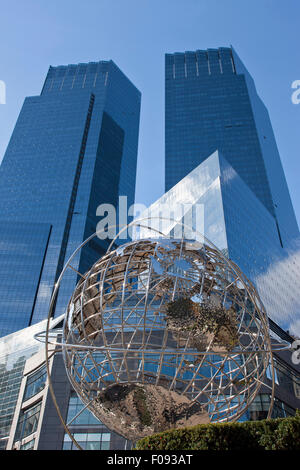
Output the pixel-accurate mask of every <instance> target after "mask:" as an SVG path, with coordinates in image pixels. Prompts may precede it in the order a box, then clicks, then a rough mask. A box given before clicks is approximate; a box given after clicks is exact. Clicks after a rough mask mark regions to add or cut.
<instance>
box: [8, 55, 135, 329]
mask: <svg viewBox="0 0 300 470" xmlns="http://www.w3.org/2000/svg"><path fill="white" fill-rule="evenodd" d="M140 101H141V94H140V92H139V91H138V90H137V89H136V87H135V86H134V85H133V84H132V83H131V82H130V81H129V79H128V78H127V77H126V76H125V75H124V74H123V73H122V72H121V70H120V69H119V68H118V67H117V66H116V65H115V64H114V62H113V61H100V62H90V63H87V64H78V65H67V66H58V67H50V68H49V71H48V74H47V77H46V80H45V83H44V86H43V89H42V92H41V94H40V95H39V96H34V97H28V98H26V99H25V102H24V105H23V107H22V110H21V112H20V115H19V118H18V121H17V123H16V126H15V129H14V132H13V134H12V137H11V140H10V142H9V145H8V148H7V151H6V153H5V156H4V159H3V162H2V165H1V167H0V335H1V336H5V335H7V334H9V333H12V332H14V331H17V330H19V329H22V328H25V327H27V326H29V325H31V324H34V323H36V322H38V321H40V320H42V319H44V318H46V316H47V314H48V309H49V300H50V297H51V293H52V290H53V287H54V285H55V282H56V281H57V279H58V276H59V274H60V271H61V269H62V267H63V265H64V263H65V262H66V260H67V259H68V257H69V256H70V254H71V253H72V252H73V251H74V250H75V249H76V248H77V247H78V246H79V245H80V243H81V242H82V241H83V240H85V239H86V238H87V237H88V236H89V235H90V234H92V233H93V232H95V231H96V225H97V222H98V221H99V218H98V217H97V216H96V210H97V207H98V206H99V205H100V204H102V203H110V204H113V205H114V206H115V207H116V208H117V207H118V198H119V195H125V196H127V198H128V204H129V205H130V204H132V203H133V202H134V195H135V178H136V162H137V145H138V130H139V114H140ZM103 249H105V244H104V241H101V240H97V241H96V242H95V241H94V242H93V243H90V244H89V245H87V246H86V247H85V248H84V250H82V253H81V256H80V257H79V258H78V259H76V260H75V261H74V263H73V265H72V270H71V269H69V270H68V273H67V279H68V282H67V283H65V287H64V288H63V289H61V290H60V292H59V296H58V299H57V303H56V312H55V315H56V316H57V315H59V314H61V313H63V311H64V308H65V307H66V305H67V302H68V299H69V297H70V295H71V293H72V291H73V288H74V285H75V283H76V281H77V277H78V274H77V272H76V271H78V272H80V273H84V272H85V271H86V270H87V268H89V267H90V266H91V264H92V263H93V262H94V261H95V260H96V259H98V258H99V257H100V256H101V254H102V253H103Z"/></svg>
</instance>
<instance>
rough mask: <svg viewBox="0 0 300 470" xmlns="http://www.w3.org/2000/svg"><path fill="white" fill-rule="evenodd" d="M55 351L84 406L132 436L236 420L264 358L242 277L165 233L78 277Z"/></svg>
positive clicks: (255, 310)
mask: <svg viewBox="0 0 300 470" xmlns="http://www.w3.org/2000/svg"><path fill="white" fill-rule="evenodd" d="M63 351H64V359H65V364H66V370H67V373H68V377H69V379H70V381H71V383H72V385H73V387H74V389H75V390H76V392H77V394H78V395H79V397H80V398H81V400H82V401H83V403H84V404H85V405H87V406H88V408H89V409H90V410H91V411H92V412H93V414H94V415H95V416H96V417H97V418H99V419H100V420H101V421H102V422H103V423H104V424H106V425H107V426H108V427H109V428H110V429H112V430H113V431H116V432H117V433H119V434H121V435H123V436H124V437H126V438H129V439H131V440H136V439H137V438H140V437H142V436H146V435H149V434H152V433H153V432H157V431H162V430H165V429H169V428H171V427H173V428H174V427H175V428H176V427H182V426H188V425H193V424H197V423H201V422H226V421H233V420H237V419H238V418H239V417H241V416H242V415H243V414H244V413H245V411H246V410H247V408H248V406H249V404H250V403H251V402H252V401H253V400H254V398H255V396H256V394H257V392H258V390H259V388H260V386H261V383H262V380H263V377H264V375H265V372H266V368H267V367H268V365H269V364H270V360H271V344H270V338H269V332H268V321H267V316H266V313H265V310H264V308H263V306H262V303H261V301H260V299H259V297H258V294H257V292H256V290H255V288H254V287H253V285H252V284H251V282H250V281H249V280H248V279H246V278H245V276H244V275H243V274H242V272H241V271H240V270H239V268H238V267H237V266H236V265H235V264H234V263H233V262H231V261H230V260H229V259H227V258H226V257H225V256H224V255H223V254H222V253H221V252H220V251H219V250H217V249H216V248H215V247H214V246H213V245H211V244H210V243H209V242H207V241H206V242H205V244H202V245H200V246H198V245H197V244H195V243H192V242H190V241H186V240H169V239H143V240H138V241H134V242H131V243H127V244H125V245H123V246H121V247H120V248H118V249H116V250H114V251H111V252H108V253H107V254H106V255H105V256H103V257H102V258H101V259H100V260H99V261H97V262H96V263H95V264H94V265H93V266H92V268H91V269H90V270H89V271H88V272H87V273H85V274H84V275H82V277H81V278H80V281H79V282H78V284H77V287H76V289H75V291H74V293H73V296H72V298H71V300H70V302H69V305H68V309H67V314H66V318H65V322H64V331H63Z"/></svg>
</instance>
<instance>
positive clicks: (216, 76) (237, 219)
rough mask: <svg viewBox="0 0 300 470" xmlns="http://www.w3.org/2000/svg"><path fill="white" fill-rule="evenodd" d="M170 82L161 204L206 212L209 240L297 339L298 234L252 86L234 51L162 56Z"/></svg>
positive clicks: (266, 121)
mask: <svg viewBox="0 0 300 470" xmlns="http://www.w3.org/2000/svg"><path fill="white" fill-rule="evenodd" d="M165 79H166V81H165V86H166V90H165V92H166V114H165V128H166V143H165V145H166V148H165V152H166V153H165V170H166V183H165V189H166V195H165V196H164V198H165V199H168V201H169V200H170V201H171V200H172V198H173V199H174V196H172V194H173V193H174V194H175V193H178V194H180V197H181V199H182V201H183V200H184V202H191V203H192V204H194V203H195V201H198V203H201V204H203V206H204V227H205V235H207V237H208V238H210V240H211V241H212V242H214V243H215V244H216V245H217V246H218V247H219V248H220V249H222V250H223V251H224V250H225V251H226V253H227V255H228V256H229V257H230V258H231V259H232V260H233V261H235V262H236V263H237V264H238V265H239V266H240V268H241V269H242V270H243V271H244V272H245V274H246V275H247V276H248V277H249V278H250V279H251V280H252V282H253V283H254V284H255V285H256V287H257V289H258V291H259V293H260V295H261V297H262V300H263V302H264V303H265V306H266V308H267V312H268V314H269V316H270V317H271V319H272V320H274V321H275V322H276V323H279V324H280V326H281V327H282V328H284V329H291V330H292V331H293V332H294V333H295V332H296V333H297V332H298V334H299V332H300V329H299V328H300V301H299V296H298V295H297V292H298V291H299V288H300V277H299V270H300V238H299V229H298V225H297V221H296V218H295V214H294V210H293V206H292V203H291V199H290V195H289V191H288V187H287V183H286V179H285V175H284V171H283V168H282V165H281V161H280V156H279V153H278V149H277V145H276V141H275V137H274V134H273V130H272V126H271V122H270V118H269V115H268V111H267V109H266V107H265V106H264V104H263V102H262V101H261V99H260V98H259V96H258V94H257V92H256V89H255V85H254V82H253V79H252V78H251V76H250V75H249V73H248V71H247V70H246V68H245V66H244V65H243V64H242V62H241V60H240V59H239V57H238V56H237V54H236V52H235V51H234V50H233V49H232V48H219V49H208V50H207V51H204V50H197V51H195V52H185V53H175V54H166V76H165ZM216 168H218V170H216ZM192 193H193V195H192V196H191V194H192ZM183 195H184V196H183ZM177 199H178V198H177ZM157 204H158V205H159V202H157Z"/></svg>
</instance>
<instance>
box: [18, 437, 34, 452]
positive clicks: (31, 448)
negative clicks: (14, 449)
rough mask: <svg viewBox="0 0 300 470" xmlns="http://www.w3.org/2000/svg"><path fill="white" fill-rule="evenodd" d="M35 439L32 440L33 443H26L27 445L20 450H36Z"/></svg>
mask: <svg viewBox="0 0 300 470" xmlns="http://www.w3.org/2000/svg"><path fill="white" fill-rule="evenodd" d="M34 442H35V439H31V441H29V442H26V444H22V445H21V447H20V450H33V448H34Z"/></svg>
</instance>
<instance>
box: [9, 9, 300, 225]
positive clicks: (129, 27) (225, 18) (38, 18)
mask: <svg viewBox="0 0 300 470" xmlns="http://www.w3.org/2000/svg"><path fill="white" fill-rule="evenodd" d="M0 7H1V10H0V12H1V30H0V57H1V61H0V80H3V81H5V83H6V86H7V103H6V104H5V105H0V160H1V159H2V156H3V154H4V152H5V148H6V146H7V143H8V141H9V138H10V135H11V132H12V130H13V127H14V124H15V122H16V119H17V116H18V113H19V111H20V108H21V106H22V103H23V100H24V97H25V96H31V95H37V94H39V93H40V91H41V87H42V84H43V81H44V78H45V75H46V73H47V70H48V67H49V65H60V64H69V63H78V62H88V61H96V60H101V59H103V60H108V59H112V60H114V61H115V62H116V63H117V65H118V66H119V67H120V68H121V69H122V70H123V71H124V72H125V74H126V75H127V76H128V77H129V78H130V79H131V80H132V81H133V82H134V84H135V85H136V86H137V87H138V88H139V89H140V91H141V92H142V110H141V127H140V139H139V160H138V174H137V176H138V182H137V196H136V199H137V202H141V203H144V204H150V203H152V202H153V201H154V200H155V199H157V198H158V197H159V196H161V195H162V193H163V189H164V54H165V53H166V52H175V51H178V52H183V51H185V50H195V49H206V48H209V47H220V46H230V45H233V46H234V48H235V49H236V51H237V52H238V54H239V55H240V57H241V59H242V60H243V62H244V63H245V65H246V66H247V68H248V70H249V72H250V73H251V75H252V76H253V78H254V80H255V83H256V86H257V89H258V92H259V94H260V96H261V97H262V99H263V100H264V102H265V104H266V105H267V107H268V109H269V112H270V116H271V120H272V124H273V128H274V132H275V136H276V140H277V144H278V147H279V151H280V154H281V159H282V163H283V167H284V170H285V174H286V178H287V182H288V185H289V189H290V193H291V197H292V201H293V204H294V208H295V212H296V215H297V218H298V223H299V222H300V180H299V174H300V158H299V124H300V104H298V105H295V104H293V103H292V101H291V95H292V91H293V90H292V89H291V84H292V82H293V81H294V80H300V53H299V19H300V3H299V1H298V0H287V1H285V2H283V1H280V0H84V1H82V0H81V1H79V0H51V1H46V0H9V1H8V0H7V1H6V0H5V1H4V0H0Z"/></svg>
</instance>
